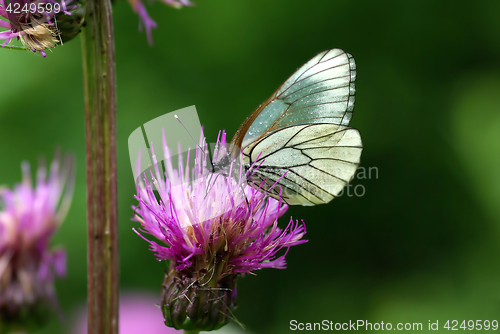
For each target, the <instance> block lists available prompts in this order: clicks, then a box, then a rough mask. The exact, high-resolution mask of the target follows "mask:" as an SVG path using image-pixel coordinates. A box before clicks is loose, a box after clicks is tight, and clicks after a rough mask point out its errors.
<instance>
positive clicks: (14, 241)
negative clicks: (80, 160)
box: [0, 156, 74, 323]
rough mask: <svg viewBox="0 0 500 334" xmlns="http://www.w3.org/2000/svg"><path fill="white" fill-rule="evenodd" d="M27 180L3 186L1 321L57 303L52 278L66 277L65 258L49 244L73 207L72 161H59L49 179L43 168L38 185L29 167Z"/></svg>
mask: <svg viewBox="0 0 500 334" xmlns="http://www.w3.org/2000/svg"><path fill="white" fill-rule="evenodd" d="M22 167H23V182H22V183H20V184H18V185H16V186H15V187H14V189H12V190H11V189H7V188H0V314H1V316H0V323H19V322H23V321H25V320H27V319H25V318H30V317H31V316H32V315H33V313H36V312H38V311H39V310H41V309H46V307H44V306H45V304H46V303H47V302H49V303H52V304H53V305H54V306H55V305H56V299H55V292H54V278H55V277H61V276H63V275H64V274H65V270H66V269H65V267H66V255H65V252H64V251H63V250H61V249H56V250H52V249H50V247H49V241H50V238H51V237H52V235H53V234H54V232H55V231H56V230H57V228H58V226H59V225H60V224H61V222H62V220H63V218H64V216H65V215H66V212H67V210H68V208H69V204H70V201H71V196H72V193H73V185H74V162H73V158H72V157H71V156H67V157H66V158H65V159H64V161H63V160H62V159H61V158H59V157H56V158H55V159H54V161H53V162H52V164H51V168H50V171H49V173H48V175H47V170H46V168H45V167H44V166H43V165H42V166H41V167H39V169H38V172H37V179H36V184H35V185H34V186H33V184H32V182H31V175H30V168H29V164H28V163H23V165H22Z"/></svg>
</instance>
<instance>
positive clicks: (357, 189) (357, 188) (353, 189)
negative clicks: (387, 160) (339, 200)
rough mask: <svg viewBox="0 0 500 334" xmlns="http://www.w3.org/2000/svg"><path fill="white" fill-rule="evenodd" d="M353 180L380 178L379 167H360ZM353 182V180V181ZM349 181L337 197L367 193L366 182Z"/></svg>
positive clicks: (360, 195)
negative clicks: (354, 183)
mask: <svg viewBox="0 0 500 334" xmlns="http://www.w3.org/2000/svg"><path fill="white" fill-rule="evenodd" d="M353 180H378V168H377V167H374V166H373V167H364V166H360V167H358V170H357V172H356V174H355V175H354V177H353ZM351 182H352V181H351ZM351 182H349V183H348V184H347V185H346V186H345V187H344V188H343V189H342V190H341V191H340V193H339V194H338V195H337V197H341V196H347V197H363V196H365V194H366V186H365V185H364V184H361V183H358V184H356V185H353V184H351Z"/></svg>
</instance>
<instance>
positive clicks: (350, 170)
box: [243, 123, 362, 205]
mask: <svg viewBox="0 0 500 334" xmlns="http://www.w3.org/2000/svg"><path fill="white" fill-rule="evenodd" d="M361 151H362V142H361V136H360V135H359V132H358V130H356V129H353V128H348V127H346V126H343V125H337V124H328V123H327V124H306V125H295V126H290V127H286V128H282V129H280V130H277V131H275V132H273V133H271V134H268V135H267V136H265V137H264V138H262V139H260V140H258V141H256V142H254V143H252V144H251V145H249V146H247V147H245V148H244V149H243V155H244V163H245V164H249V165H252V164H253V163H254V162H255V166H258V168H255V169H254V170H253V174H252V176H251V177H250V180H251V181H253V182H254V186H255V187H259V186H261V187H262V188H263V189H264V190H266V191H269V194H270V195H271V196H273V197H276V198H278V197H280V196H281V197H282V198H283V200H284V201H285V202H286V203H288V204H300V205H316V204H322V203H328V202H330V201H331V200H332V199H333V198H335V197H336V196H337V195H338V194H339V193H340V191H342V189H343V188H344V186H345V185H346V184H347V183H348V182H349V181H350V180H351V179H352V177H353V176H354V174H355V172H356V169H357V167H358V165H359V161H360V156H361ZM277 181H278V184H277V185H276V186H274V187H272V186H273V184H274V183H275V182H277ZM262 183H263V184H262ZM271 187H272V188H271Z"/></svg>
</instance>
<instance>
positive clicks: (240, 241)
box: [135, 133, 306, 330]
mask: <svg viewBox="0 0 500 334" xmlns="http://www.w3.org/2000/svg"><path fill="white" fill-rule="evenodd" d="M164 138H165V137H164ZM201 146H203V147H205V152H206V145H205V144H204V142H203V141H202V144H201ZM163 150H164V156H165V166H166V173H165V175H166V178H164V177H162V175H161V173H160V167H159V165H158V164H157V161H156V157H155V155H154V150H153V163H154V164H155V168H154V172H152V173H151V174H152V175H151V180H152V181H148V180H147V179H146V178H145V180H144V184H143V186H142V187H140V186H139V187H138V195H137V199H138V200H139V206H138V207H137V208H135V210H136V215H135V219H136V220H137V221H139V222H140V223H141V225H142V227H141V229H140V231H141V232H142V233H147V234H150V235H152V236H154V237H156V238H157V239H159V240H160V241H161V242H162V244H160V243H157V242H156V241H152V240H147V239H146V240H147V241H148V242H149V244H150V249H151V250H152V251H154V252H155V253H156V257H157V259H158V260H168V261H169V262H170V268H169V271H168V273H167V275H166V276H165V280H164V283H163V301H162V308H163V313H164V317H165V323H166V324H167V325H169V326H171V327H175V328H177V329H188V330H189V329H201V330H214V329H217V328H219V327H221V326H223V325H224V324H226V323H227V322H228V321H229V318H228V315H230V313H231V312H232V309H234V307H235V306H236V278H237V276H238V274H245V273H252V272H255V271H256V270H258V269H262V268H279V269H283V268H285V266H286V262H285V255H281V256H278V255H277V253H278V252H279V251H280V250H282V249H286V250H288V248H289V247H291V246H294V245H298V244H301V243H304V242H306V241H305V240H302V237H303V235H304V234H305V225H304V223H298V222H294V221H293V220H290V222H289V224H288V226H287V227H286V228H285V229H281V228H279V227H278V225H277V219H278V217H280V216H281V215H283V214H284V213H285V211H286V210H287V205H286V204H283V203H281V201H278V200H275V199H272V198H267V197H266V194H265V193H264V192H261V191H259V190H257V189H254V188H252V187H247V186H246V184H244V183H242V182H240V181H241V180H242V179H244V177H245V171H244V169H243V167H242V166H243V165H242V164H241V163H240V164H233V165H232V166H231V168H237V169H239V170H231V171H230V173H229V175H239V178H240V180H237V179H235V177H224V176H220V177H217V176H216V175H213V174H211V173H210V172H209V169H208V168H207V165H208V162H207V155H206V154H205V153H204V151H202V150H201V149H200V148H197V149H196V158H195V164H194V168H193V170H192V171H191V170H190V168H189V167H188V166H186V167H185V166H184V165H183V163H182V156H181V154H179V167H178V169H177V170H174V169H173V167H172V161H171V153H170V151H169V149H168V147H167V143H166V142H165V139H164V142H163ZM226 154H227V144H226V135H225V133H222V137H221V138H220V140H218V141H217V147H216V149H215V152H214V159H218V158H220V157H222V156H224V155H226ZM189 155H190V153H189V152H188V159H187V160H188V161H189ZM238 166H239V167H238ZM141 236H142V235H141Z"/></svg>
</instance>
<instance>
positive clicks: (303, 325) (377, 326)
mask: <svg viewBox="0 0 500 334" xmlns="http://www.w3.org/2000/svg"><path fill="white" fill-rule="evenodd" d="M498 327H499V324H498V320H496V319H493V320H492V319H487V320H472V319H466V320H463V319H462V320H456V319H453V320H452V319H450V320H445V321H443V320H429V321H428V322H427V323H422V322H384V321H380V322H370V321H368V320H354V321H352V320H349V322H334V321H331V320H323V321H321V322H299V321H297V320H290V330H292V331H359V330H362V331H379V330H380V331H385V330H389V331H390V330H396V331H421V330H424V329H425V330H427V331H437V330H440V329H443V330H448V331H456V330H469V331H471V330H477V331H480V330H486V331H488V330H490V329H491V330H493V331H496V330H498Z"/></svg>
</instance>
